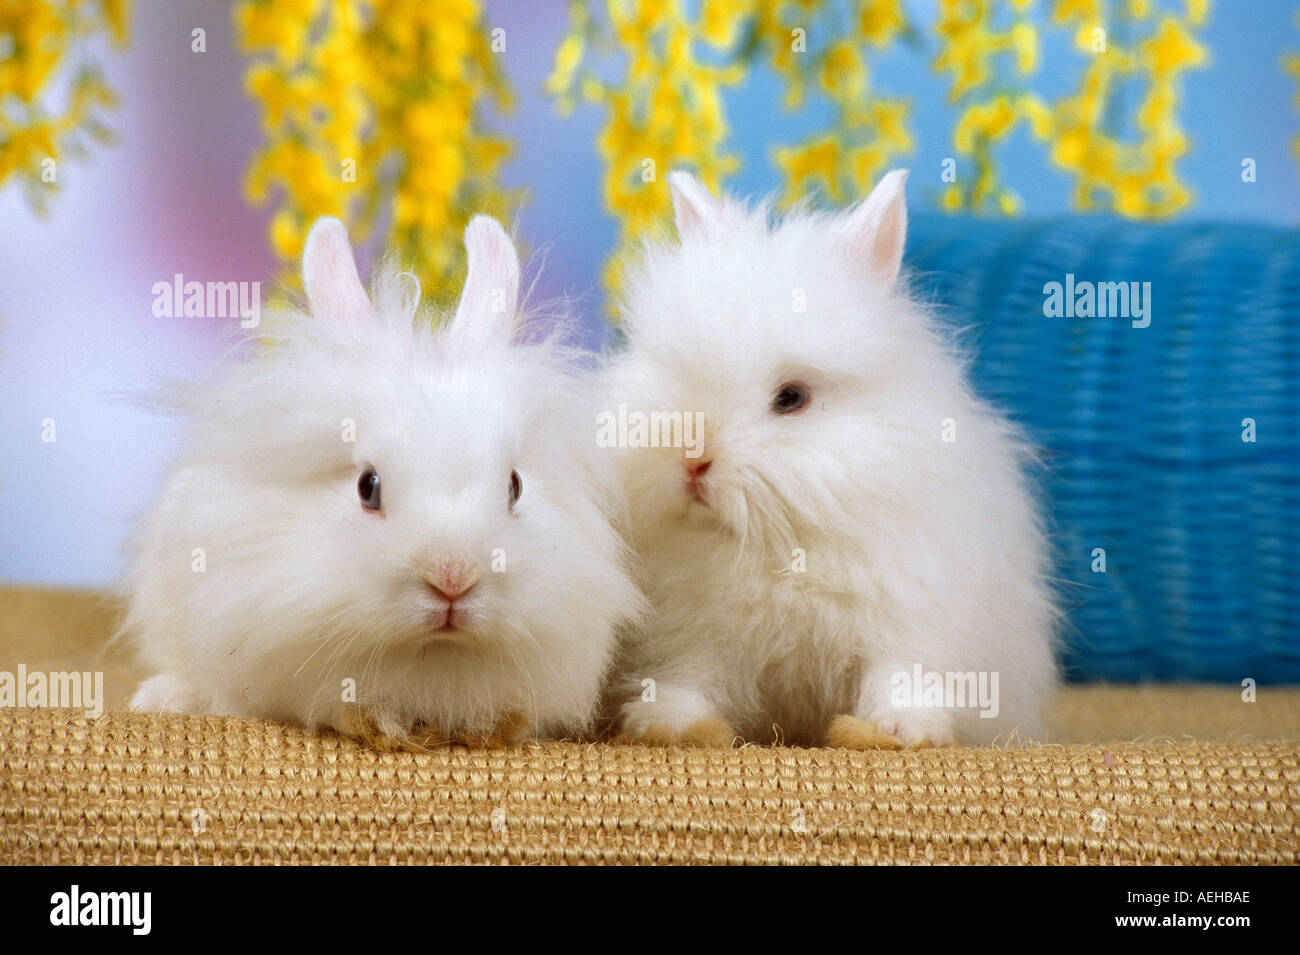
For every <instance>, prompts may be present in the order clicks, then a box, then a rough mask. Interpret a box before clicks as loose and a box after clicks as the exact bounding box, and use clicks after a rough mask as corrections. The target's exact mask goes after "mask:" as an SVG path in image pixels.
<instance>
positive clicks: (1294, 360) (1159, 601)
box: [907, 216, 1300, 684]
mask: <svg viewBox="0 0 1300 955" xmlns="http://www.w3.org/2000/svg"><path fill="white" fill-rule="evenodd" d="M907 265H908V267H909V268H910V269H911V270H912V273H913V280H914V282H915V286H916V288H917V290H918V291H919V293H920V294H921V295H922V296H923V297H924V298H926V299H928V300H930V301H932V302H934V303H935V304H936V305H937V306H938V309H939V313H940V314H941V315H942V316H943V319H944V320H945V321H946V322H948V323H951V324H952V325H953V326H954V327H958V328H962V329H965V331H964V332H963V340H964V341H965V342H966V343H967V345H968V346H970V348H971V349H972V351H973V354H974V365H973V374H974V377H975V383H976V386H977V388H978V389H979V391H980V393H981V394H982V395H984V396H985V397H987V398H989V399H991V400H992V401H994V402H995V403H996V404H998V405H999V406H1000V407H1002V408H1003V409H1005V410H1006V411H1008V412H1009V413H1010V414H1011V415H1012V417H1014V418H1015V419H1016V420H1018V421H1019V422H1020V423H1021V424H1022V425H1023V426H1025V428H1026V429H1027V430H1028V432H1029V434H1030V435H1031V437H1032V438H1033V440H1035V441H1036V442H1037V443H1038V445H1039V446H1040V447H1041V448H1043V449H1044V451H1045V460H1046V468H1045V471H1044V473H1043V475H1042V481H1043V487H1044V492H1045V497H1046V501H1047V508H1048V512H1049V519H1050V522H1051V527H1052V531H1053V536H1054V540H1055V544H1056V548H1057V552H1058V556H1059V564H1058V567H1057V575H1058V576H1059V577H1060V578H1061V579H1062V585H1061V591H1062V594H1063V597H1064V602H1065V605H1066V608H1067V610H1068V614H1069V626H1068V628H1067V632H1066V633H1065V640H1066V643H1067V649H1066V652H1065V659H1064V663H1065V667H1066V672H1067V674H1068V675H1069V677H1070V678H1071V679H1076V680H1096V679H1106V680H1117V681H1127V680H1142V679H1159V680H1213V681H1231V682H1234V683H1238V682H1240V681H1242V680H1244V679H1247V678H1249V679H1253V680H1256V681H1257V682H1258V683H1261V684H1263V683H1300V452H1298V449H1300V231H1297V230H1291V229H1285V228H1279V227H1276V226H1262V225H1244V224H1242V225H1239V224H1195V223H1188V224H1146V223H1134V222H1126V221H1120V220H1116V219H1111V218H1090V217H1073V218H1065V219H1059V220H1050V221H1006V220H997V221H989V220H976V219H969V218H960V217H951V218H950V217H938V216H922V217H918V218H917V219H916V220H915V221H913V223H912V226H911V235H910V238H909V240H908V253H907ZM1067 275H1073V276H1074V281H1075V283H1076V289H1078V288H1079V285H1078V283H1082V282H1093V283H1101V282H1150V283H1151V285H1150V289H1151V300H1150V312H1149V316H1150V325H1149V326H1147V327H1145V328H1137V327H1134V325H1133V320H1132V319H1131V318H1130V319H1126V318H1122V317H1104V318H1103V317H1092V318H1084V317H1064V316H1062V317H1048V316H1046V315H1045V314H1044V302H1045V300H1046V298H1047V295H1046V293H1045V292H1044V286H1045V285H1046V284H1047V283H1049V282H1059V283H1061V284H1062V285H1063V286H1064V285H1065V284H1066V282H1067V281H1068V280H1067ZM1247 419H1249V420H1247ZM1252 423H1253V440H1243V436H1245V437H1247V438H1249V437H1252V435H1251V433H1250V429H1251V425H1252ZM1098 548H1100V549H1102V550H1104V552H1105V571H1104V573H1103V572H1098V570H1097V568H1099V567H1100V563H1099V561H1098V560H1097V557H1096V554H1097V549H1098Z"/></svg>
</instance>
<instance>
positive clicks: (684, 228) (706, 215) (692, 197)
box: [668, 172, 717, 238]
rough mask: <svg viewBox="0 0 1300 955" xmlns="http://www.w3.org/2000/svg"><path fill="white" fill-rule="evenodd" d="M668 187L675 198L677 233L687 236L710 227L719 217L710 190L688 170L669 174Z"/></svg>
mask: <svg viewBox="0 0 1300 955" xmlns="http://www.w3.org/2000/svg"><path fill="white" fill-rule="evenodd" d="M668 188H669V191H670V192H671V194H672V200H673V218H674V220H675V221H676V224H677V235H678V237H679V238H685V237H686V236H688V235H693V234H695V233H697V232H699V231H701V230H702V229H705V228H709V227H711V226H712V225H713V223H714V222H715V220H716V219H717V207H716V206H717V204H716V201H715V200H714V198H713V196H712V195H710V194H709V190H708V189H706V188H705V187H704V184H703V183H701V182H700V181H699V180H698V179H696V178H695V177H694V176H692V175H691V174H690V173H686V172H672V173H669V174H668Z"/></svg>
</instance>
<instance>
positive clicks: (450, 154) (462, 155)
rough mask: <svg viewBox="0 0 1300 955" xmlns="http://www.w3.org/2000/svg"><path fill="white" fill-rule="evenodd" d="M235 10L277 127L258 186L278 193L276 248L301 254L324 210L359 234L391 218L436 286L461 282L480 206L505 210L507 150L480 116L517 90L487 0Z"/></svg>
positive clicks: (289, 255) (293, 1)
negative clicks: (307, 232) (502, 184)
mask: <svg viewBox="0 0 1300 955" xmlns="http://www.w3.org/2000/svg"><path fill="white" fill-rule="evenodd" d="M234 19H235V25H236V35H237V37H238V40H239V43H240V45H241V47H242V48H243V50H244V51H245V52H246V53H247V54H249V56H250V62H249V66H248V72H247V75H246V78H245V84H246V88H247V89H248V90H249V93H250V95H251V96H252V97H253V98H254V99H255V100H256V101H257V102H258V103H259V104H260V105H261V107H262V122H263V127H264V129H265V130H266V144H265V147H264V149H263V150H262V151H261V153H260V154H259V155H258V156H256V157H254V160H253V162H252V163H251V164H250V167H249V170H248V174H247V177H246V180H245V190H246V192H247V194H248V196H249V198H250V199H251V200H252V201H254V202H257V203H261V202H265V201H267V200H268V199H269V198H270V197H271V196H272V195H273V194H275V195H277V196H278V197H279V207H278V209H277V211H276V213H275V215H274V216H273V217H272V221H271V226H270V238H271V244H272V246H273V248H274V249H275V250H276V253H277V254H278V255H280V256H281V257H282V258H284V259H285V260H286V261H292V260H293V259H294V258H295V257H296V255H297V254H298V251H299V250H300V247H301V241H302V236H303V230H304V229H305V228H306V226H307V225H308V224H309V223H310V222H311V220H312V219H314V218H315V217H316V216H318V215H321V214H325V213H330V214H336V215H340V216H342V217H343V218H344V219H345V220H347V221H348V223H349V226H350V228H351V230H352V234H353V236H354V238H355V239H356V240H357V241H358V242H364V241H366V240H367V239H368V238H370V237H371V231H372V229H373V228H374V227H375V226H376V225H377V224H379V223H381V222H383V223H385V224H386V226H387V229H388V231H387V233H386V235H384V236H383V237H381V238H382V245H383V246H384V247H385V248H388V247H395V248H396V250H397V252H398V255H399V256H400V257H401V258H402V260H403V263H404V264H406V265H408V266H410V267H413V269H414V271H415V272H416V274H417V275H418V276H419V278H420V279H421V282H422V284H423V285H424V286H425V287H426V288H442V287H445V286H447V285H448V284H451V282H452V280H453V279H454V278H455V277H456V276H457V274H458V273H459V271H460V269H461V268H462V262H461V255H462V252H461V249H460V242H459V236H460V233H461V232H462V231H463V229H464V227H465V224H466V223H467V222H468V219H469V217H470V216H471V215H473V214H474V213H476V212H479V211H483V210H485V209H486V210H489V211H496V212H498V213H499V212H501V211H502V210H501V209H500V208H499V207H500V205H501V201H502V197H501V193H500V190H499V188H498V186H497V177H498V173H499V170H500V166H501V163H502V162H503V161H504V158H505V156H506V154H507V152H508V147H507V144H506V143H505V142H504V141H503V140H501V139H500V138H498V137H495V136H492V135H490V134H488V133H487V132H485V131H484V130H483V128H482V126H481V124H480V121H479V119H478V114H479V112H480V109H481V107H482V106H483V105H484V104H487V103H492V104H494V105H495V106H497V107H498V108H501V109H504V108H506V107H508V105H509V90H508V88H507V87H506V85H505V82H504V79H503V76H502V74H501V72H500V68H499V65H498V64H499V62H500V61H499V58H497V57H496V56H495V55H494V54H493V53H492V51H491V49H490V42H491V41H490V36H489V32H488V30H487V29H486V27H485V25H484V23H483V18H482V10H481V7H480V5H479V3H478V2H477V0H440V2H439V3H438V4H436V8H435V5H433V4H428V3H425V2H423V0H240V2H239V3H238V4H237V5H236V7H235V11H234Z"/></svg>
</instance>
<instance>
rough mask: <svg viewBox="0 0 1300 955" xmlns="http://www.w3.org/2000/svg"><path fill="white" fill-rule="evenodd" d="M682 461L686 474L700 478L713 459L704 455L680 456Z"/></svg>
mask: <svg viewBox="0 0 1300 955" xmlns="http://www.w3.org/2000/svg"><path fill="white" fill-rule="evenodd" d="M682 462H683V463H684V464H685V465H686V473H687V474H689V475H690V476H691V477H692V478H702V477H704V474H705V472H706V471H708V470H709V466H710V465H711V464H713V459H712V458H705V457H699V458H682Z"/></svg>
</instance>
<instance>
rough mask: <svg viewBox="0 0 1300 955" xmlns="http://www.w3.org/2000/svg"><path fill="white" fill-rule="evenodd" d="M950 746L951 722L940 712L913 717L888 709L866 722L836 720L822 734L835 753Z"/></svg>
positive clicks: (839, 718) (846, 717) (951, 738)
mask: <svg viewBox="0 0 1300 955" xmlns="http://www.w3.org/2000/svg"><path fill="white" fill-rule="evenodd" d="M918 717H919V718H918ZM952 742H954V739H953V733H952V718H951V717H950V716H949V715H948V714H947V713H945V712H944V711H943V710H929V711H920V712H919V713H918V714H917V715H915V716H914V715H913V714H912V713H911V712H907V713H900V712H899V711H898V710H897V709H894V708H892V707H889V708H887V709H884V710H880V711H877V712H874V713H872V714H871V716H870V717H868V718H867V719H859V718H858V717H856V716H848V715H844V716H837V717H835V719H833V720H832V721H831V725H830V728H829V729H828V730H827V731H826V745H827V746H832V747H835V748H837V749H929V748H930V747H932V746H946V745H948V744H949V743H952Z"/></svg>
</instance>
